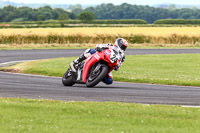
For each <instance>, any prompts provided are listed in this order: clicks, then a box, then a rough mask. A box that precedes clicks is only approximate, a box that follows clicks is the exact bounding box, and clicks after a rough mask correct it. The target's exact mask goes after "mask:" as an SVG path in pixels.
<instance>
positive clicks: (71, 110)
mask: <svg viewBox="0 0 200 133" xmlns="http://www.w3.org/2000/svg"><path fill="white" fill-rule="evenodd" d="M199 114H200V109H199V108H185V107H179V106H165V105H142V104H132V103H117V102H103V103H100V102H63V101H51V100H30V99H21V98H17V99H16V98H12V99H11V98H0V132H2V133H5V132H6V133H13V132H19V133H23V132H29V133H35V132H40V133H42V132H49V133H51V132H59V133H62V132H70V133H77V132H82V133H84V132H87V133H93V132H98V133H100V132H103V133H105V132H119V133H126V132H134V133H169V132H170V133H188V132H191V133H198V132H199V131H200V126H199V124H200V121H199V120H200V115H199Z"/></svg>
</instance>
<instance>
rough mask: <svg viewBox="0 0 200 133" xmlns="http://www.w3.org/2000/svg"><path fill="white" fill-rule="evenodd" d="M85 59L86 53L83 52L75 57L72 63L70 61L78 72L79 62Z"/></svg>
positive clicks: (71, 65) (73, 69)
mask: <svg viewBox="0 0 200 133" xmlns="http://www.w3.org/2000/svg"><path fill="white" fill-rule="evenodd" d="M85 59H86V57H85V55H84V54H81V55H80V56H79V57H78V58H77V59H75V60H74V61H73V62H72V63H70V67H71V69H72V71H74V72H76V71H77V69H78V66H79V64H80V63H81V62H82V61H83V60H85Z"/></svg>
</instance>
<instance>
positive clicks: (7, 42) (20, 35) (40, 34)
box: [0, 27, 200, 49]
mask: <svg viewBox="0 0 200 133" xmlns="http://www.w3.org/2000/svg"><path fill="white" fill-rule="evenodd" d="M118 37H123V38H125V39H127V41H128V42H129V44H131V45H132V46H135V44H138V45H139V46H141V45H142V46H146V45H147V46H148V45H150V46H160V47H169V46H171V47H176V46H181V47H199V46H200V27H110V28H100V27H95V28H86V27H85V28H84V27H83V28H34V29H31V28H30V29H1V30H0V48H1V49H3V48H6V47H9V46H10V47H11V48H12V46H13V45H18V46H20V45H25V44H26V47H28V45H32V47H33V48H34V44H40V45H42V44H43V45H44V46H43V47H45V45H46V46H47V44H48V46H49V47H54V46H56V45H58V44H65V47H68V45H72V44H79V45H80V46H82V45H84V44H97V43H114V42H115V40H116V38H118ZM58 47H62V46H58Z"/></svg>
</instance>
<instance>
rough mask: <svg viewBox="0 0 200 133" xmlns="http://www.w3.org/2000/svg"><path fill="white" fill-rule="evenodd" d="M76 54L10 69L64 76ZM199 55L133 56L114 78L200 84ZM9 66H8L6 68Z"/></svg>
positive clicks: (116, 79) (157, 82)
mask: <svg viewBox="0 0 200 133" xmlns="http://www.w3.org/2000/svg"><path fill="white" fill-rule="evenodd" d="M73 59H75V57H71V58H58V59H50V60H41V61H32V62H26V63H23V64H18V65H16V66H14V67H10V68H9V69H12V70H13V69H14V71H17V72H23V73H31V74H41V75H49V76H58V77H62V76H63V74H64V73H65V71H66V70H67V68H68V67H69V63H70V62H72V60H73ZM199 68H200V54H177V55H176V54H175V55H134V56H126V60H125V63H124V64H123V66H122V67H121V69H120V70H119V71H118V72H114V73H113V75H114V80H115V81H125V82H136V83H154V84H168V85H186V86H200V82H199V81H200V71H199ZM6 69H8V68H6Z"/></svg>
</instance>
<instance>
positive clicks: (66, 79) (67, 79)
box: [62, 69, 75, 86]
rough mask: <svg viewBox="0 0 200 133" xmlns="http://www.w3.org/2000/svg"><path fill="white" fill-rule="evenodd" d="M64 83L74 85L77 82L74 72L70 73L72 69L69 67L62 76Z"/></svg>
mask: <svg viewBox="0 0 200 133" xmlns="http://www.w3.org/2000/svg"><path fill="white" fill-rule="evenodd" d="M62 83H63V85H64V86H73V85H74V84H75V83H74V82H73V79H72V74H71V73H70V69H68V70H67V71H66V72H65V74H64V75H63V77H62Z"/></svg>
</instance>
